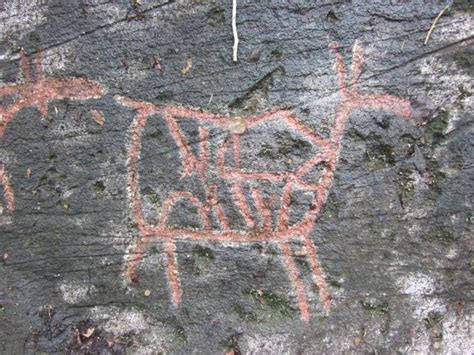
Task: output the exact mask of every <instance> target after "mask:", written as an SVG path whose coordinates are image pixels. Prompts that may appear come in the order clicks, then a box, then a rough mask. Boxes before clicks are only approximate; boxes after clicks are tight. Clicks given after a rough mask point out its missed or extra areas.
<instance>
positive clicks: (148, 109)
mask: <svg viewBox="0 0 474 355" xmlns="http://www.w3.org/2000/svg"><path fill="white" fill-rule="evenodd" d="M115 99H116V100H117V102H118V103H120V104H121V105H123V106H128V107H131V108H134V109H136V110H138V111H142V112H143V113H146V114H147V115H151V114H153V113H155V112H156V110H157V109H158V108H159V107H158V106H155V105H153V104H151V103H149V102H146V101H141V100H135V99H130V98H128V97H122V96H115Z"/></svg>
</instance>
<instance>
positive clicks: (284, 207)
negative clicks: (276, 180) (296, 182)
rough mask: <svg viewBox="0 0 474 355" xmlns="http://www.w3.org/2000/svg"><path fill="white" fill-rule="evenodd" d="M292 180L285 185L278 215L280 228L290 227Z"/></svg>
mask: <svg viewBox="0 0 474 355" xmlns="http://www.w3.org/2000/svg"><path fill="white" fill-rule="evenodd" d="M292 184H293V183H292V182H291V181H288V182H287V183H286V184H285V186H284V187H283V191H282V194H281V203H280V215H279V217H278V230H287V229H288V214H289V212H290V202H291V190H292Z"/></svg>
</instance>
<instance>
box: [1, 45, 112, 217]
mask: <svg viewBox="0 0 474 355" xmlns="http://www.w3.org/2000/svg"><path fill="white" fill-rule="evenodd" d="M20 60H21V70H22V73H23V76H24V78H25V82H24V83H22V84H13V85H7V86H3V87H0V103H1V102H4V100H5V99H6V98H8V97H12V96H13V97H12V98H13V99H14V100H13V103H11V104H10V105H5V104H3V105H0V141H1V140H2V139H3V136H4V134H5V131H6V129H7V127H8V124H9V123H10V121H11V120H12V119H13V118H14V117H15V115H16V114H17V113H18V112H20V111H21V110H22V109H24V108H26V107H36V108H38V110H39V111H40V113H41V115H42V116H43V117H46V116H47V115H48V102H49V101H51V100H63V99H70V100H86V99H92V98H99V97H100V96H101V95H102V94H103V92H104V90H103V88H102V87H101V86H100V85H99V84H98V83H95V82H93V81H89V80H86V79H82V78H66V79H50V78H46V77H45V75H44V72H43V68H42V64H41V57H40V54H39V52H38V53H37V54H36V58H35V69H36V75H35V77H33V76H32V74H31V70H30V64H29V61H28V57H27V55H26V54H25V52H24V51H23V50H21V52H20ZM0 182H1V184H2V186H3V191H4V195H5V200H6V206H7V209H8V210H10V211H13V210H14V194H13V190H12V188H11V184H10V180H9V177H8V173H7V171H6V170H5V168H4V166H3V164H1V165H0Z"/></svg>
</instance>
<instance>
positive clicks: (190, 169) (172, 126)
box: [164, 110, 199, 176]
mask: <svg viewBox="0 0 474 355" xmlns="http://www.w3.org/2000/svg"><path fill="white" fill-rule="evenodd" d="M164 118H165V121H166V123H167V125H168V128H169V130H170V133H171V136H172V137H173V139H174V140H175V142H176V145H177V146H178V149H179V152H180V153H181V158H182V159H183V176H186V175H192V174H193V173H194V171H195V170H199V163H198V161H197V159H196V157H195V155H194V154H193V153H192V152H191V150H190V149H189V144H188V141H187V140H186V138H185V137H184V135H183V133H182V132H181V129H180V128H179V125H178V123H177V122H176V120H175V116H172V115H171V114H170V111H169V110H166V111H165V114H164Z"/></svg>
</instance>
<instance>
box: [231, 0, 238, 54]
mask: <svg viewBox="0 0 474 355" xmlns="http://www.w3.org/2000/svg"><path fill="white" fill-rule="evenodd" d="M232 34H233V35H234V47H232V60H233V61H234V62H236V61H237V49H238V47H239V34H238V33H237V0H232Z"/></svg>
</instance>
